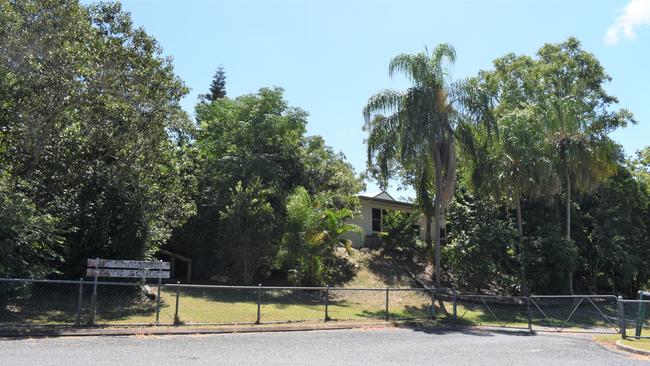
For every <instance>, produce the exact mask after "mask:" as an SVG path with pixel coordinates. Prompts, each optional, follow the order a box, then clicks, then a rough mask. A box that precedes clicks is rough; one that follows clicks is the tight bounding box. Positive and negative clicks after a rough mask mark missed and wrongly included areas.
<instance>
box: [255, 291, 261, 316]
mask: <svg viewBox="0 0 650 366" xmlns="http://www.w3.org/2000/svg"><path fill="white" fill-rule="evenodd" d="M261 320H262V284H261V283H260V284H258V285H257V321H256V322H255V324H260V322H261Z"/></svg>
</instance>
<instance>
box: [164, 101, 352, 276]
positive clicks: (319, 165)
mask: <svg viewBox="0 0 650 366" xmlns="http://www.w3.org/2000/svg"><path fill="white" fill-rule="evenodd" d="M196 115H197V119H198V121H199V125H198V131H197V133H196V143H195V144H194V146H193V148H194V150H195V152H194V154H195V156H196V158H195V161H194V168H193V169H194V173H195V176H196V178H197V190H196V192H195V202H196V206H197V211H198V213H197V215H196V216H195V217H193V218H192V219H190V220H189V222H188V223H187V224H186V225H185V226H184V227H182V228H181V229H179V230H178V231H177V235H175V236H174V238H172V240H171V241H170V243H169V244H168V247H169V248H171V249H172V250H174V251H176V252H179V253H184V254H186V255H188V256H190V257H193V258H194V260H195V263H194V265H195V267H194V268H195V274H196V275H197V276H198V277H199V278H202V279H213V280H223V281H237V280H243V281H245V282H247V283H250V281H252V278H253V275H254V274H258V275H260V276H262V277H265V276H269V275H271V274H272V272H273V271H275V270H281V271H282V272H283V273H285V274H286V273H288V272H287V271H289V270H292V271H293V272H295V270H296V268H295V267H296V266H295V263H297V262H294V261H291V263H288V262H286V260H284V259H280V260H278V259H277V257H278V256H284V253H285V251H286V248H287V247H286V243H285V242H286V237H287V236H286V235H285V233H287V234H295V233H296V230H297V229H296V228H295V222H294V221H292V220H294V219H295V217H293V216H291V215H292V214H291V210H290V209H291V208H292V207H293V206H292V204H291V203H292V202H294V201H295V199H297V198H294V200H292V199H289V200H288V197H289V196H290V195H291V194H296V189H298V188H300V191H298V193H299V192H304V193H303V196H304V195H307V196H308V197H318V202H319V203H320V205H321V206H322V207H324V208H331V209H335V210H342V209H346V210H348V211H349V215H348V216H350V215H352V212H353V210H356V208H357V204H358V203H357V200H356V198H355V195H356V193H357V192H358V191H359V190H360V189H361V188H362V186H361V179H360V178H359V177H357V176H355V174H354V171H353V169H352V168H351V166H350V165H349V163H347V162H346V161H345V158H344V157H343V156H342V155H339V154H336V153H334V152H333V151H332V149H331V148H330V147H328V146H327V145H325V143H324V141H323V139H322V138H321V137H319V136H313V137H307V136H305V126H306V124H307V113H306V112H305V111H303V110H301V109H299V108H293V107H290V106H289V105H288V104H287V102H286V101H285V100H284V99H283V91H282V89H280V88H262V89H260V90H259V91H258V93H256V94H249V95H243V96H240V97H237V98H235V99H229V98H220V99H216V100H215V101H212V102H209V103H207V102H200V103H199V104H198V105H197V108H196ZM234 187H240V188H238V189H239V190H241V191H242V193H245V192H247V191H246V190H247V189H252V188H253V187H256V188H255V190H256V191H259V193H260V194H261V193H262V192H263V194H262V196H257V197H256V198H254V197H255V195H253V192H250V194H251V195H253V196H251V197H250V198H247V200H252V199H256V200H258V201H259V202H258V203H259V204H262V203H263V204H264V205H266V206H265V207H266V208H265V209H264V210H263V211H259V210H258V209H257V208H256V209H255V210H256V212H247V211H246V209H243V208H242V209H239V210H236V207H237V206H232V202H233V201H235V199H236V197H237V192H235V195H233V194H231V192H232V190H233V188H234ZM303 198H304V197H303ZM311 199H312V198H309V200H311ZM310 202H311V201H310ZM251 203H252V202H251ZM308 206H309V210H310V212H312V213H313V214H314V215H317V214H318V213H317V212H316V211H315V210H318V209H319V207H316V205H314V204H309V205H308ZM249 211H250V210H249ZM224 212H227V213H228V216H224ZM346 212H347V211H346ZM258 215H261V216H267V215H272V216H273V219H269V218H263V217H255V216H258ZM299 218H300V219H304V220H307V216H305V217H299ZM239 220H248V222H249V225H251V227H249V228H244V227H241V225H240V224H238V223H239V222H240V221H239ZM254 220H261V222H259V223H258V224H259V225H260V226H259V227H258V226H257V224H253V222H255V221H254ZM234 224H236V225H237V226H239V228H234V227H233V225H234ZM310 225H311V224H310ZM312 229H314V228H313V227H311V226H310V228H309V230H306V229H304V230H302V231H310V230H312ZM238 230H239V231H238ZM248 230H251V231H250V232H249V231H248ZM283 238H284V240H283ZM283 243H284V244H283ZM311 244H313V243H310V245H311ZM329 248H330V251H332V247H331V246H330V247H329ZM298 252H299V253H302V252H301V251H298ZM299 253H298V254H296V255H299V256H301V258H302V257H304V255H303V254H299ZM324 255H325V254H324V253H323V252H319V253H318V254H314V253H312V254H310V255H309V256H308V257H309V258H311V259H310V263H311V264H310V265H311V267H310V268H307V266H306V265H302V266H301V268H302V269H300V271H299V272H300V275H296V274H295V273H293V272H292V273H293V274H290V277H291V278H292V279H295V281H297V282H300V279H301V278H302V277H304V276H307V281H308V282H310V283H315V284H320V283H321V282H322V280H324V279H326V278H327V276H325V275H322V274H323V273H326V272H327V269H319V268H316V267H315V266H316V265H317V263H321V261H322V260H323V258H324V257H323V256H324ZM305 258H306V257H305ZM303 259H304V258H303ZM305 260H306V259H305ZM278 263H279V264H280V265H279V267H278ZM303 272H304V273H303Z"/></svg>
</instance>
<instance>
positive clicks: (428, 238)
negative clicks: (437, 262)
mask: <svg viewBox="0 0 650 366" xmlns="http://www.w3.org/2000/svg"><path fill="white" fill-rule="evenodd" d="M424 219H425V220H426V223H425V224H424V229H425V230H424V242H425V243H426V244H427V251H430V250H431V249H432V248H433V245H432V240H431V213H429V212H425V213H424Z"/></svg>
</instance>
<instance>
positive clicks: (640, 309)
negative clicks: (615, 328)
mask: <svg viewBox="0 0 650 366" xmlns="http://www.w3.org/2000/svg"><path fill="white" fill-rule="evenodd" d="M618 307H619V313H620V314H621V317H620V327H621V336H622V337H623V338H628V337H630V338H636V339H640V338H646V339H647V338H650V333H649V331H650V300H623V299H620V300H619V302H618Z"/></svg>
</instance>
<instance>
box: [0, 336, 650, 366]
mask: <svg viewBox="0 0 650 366" xmlns="http://www.w3.org/2000/svg"><path fill="white" fill-rule="evenodd" d="M648 364H650V363H648V362H645V361H642V360H639V359H638V357H637V358H636V359H635V358H633V357H630V356H626V355H621V354H618V353H615V352H613V351H609V350H607V349H603V348H601V346H599V345H597V344H595V343H594V342H592V341H591V340H590V339H589V338H581V337H569V336H559V335H549V334H542V335H539V334H538V335H535V336H530V335H513V334H503V333H490V332H482V331H463V332H460V331H445V330H435V331H424V330H412V329H397V328H387V329H368V330H362V329H355V330H337V331H311V332H286V333H249V334H222V335H183V336H146V337H145V336H139V337H138V336H131V337H74V338H41V339H19V340H8V339H3V340H0V365H3V366H4V365H7V366H9V365H11V366H21V365H57V366H59V365H64V366H77V365H79V366H104V365H107V366H114V365H158V366H164V365H210V366H212V365H238V366H244V365H308V366H316V365H428V366H430V365H448V366H456V365H490V366H495V365H517V366H520V365H526V366H537V365H540V366H542V365H543V366H548V365H590V366H599V365H603V366H604V365H607V366H616V365H626V366H635V365H648Z"/></svg>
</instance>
